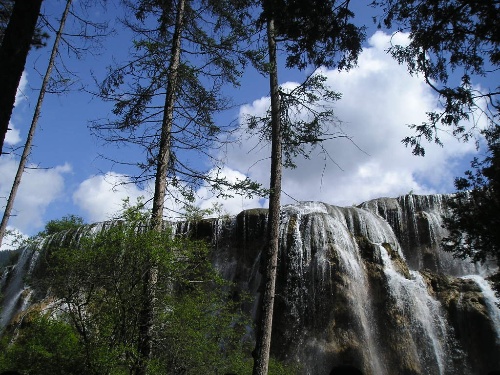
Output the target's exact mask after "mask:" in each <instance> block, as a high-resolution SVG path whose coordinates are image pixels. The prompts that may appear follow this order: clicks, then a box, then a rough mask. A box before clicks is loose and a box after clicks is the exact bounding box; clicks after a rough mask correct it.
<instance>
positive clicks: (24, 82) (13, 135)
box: [5, 72, 28, 146]
mask: <svg viewBox="0 0 500 375" xmlns="http://www.w3.org/2000/svg"><path fill="white" fill-rule="evenodd" d="M27 75H28V74H27V73H26V72H23V75H22V76H21V80H20V81H19V86H18V88H17V92H16V100H15V102H14V106H15V107H17V106H19V104H20V103H22V102H23V101H25V100H26V99H27V95H26V88H27V86H28V79H27ZM11 120H12V118H11ZM19 142H21V137H20V134H19V129H16V127H15V125H14V123H13V122H12V121H10V122H9V130H8V131H7V134H6V135H5V144H8V145H11V146H13V145H16V144H18V143H19Z"/></svg>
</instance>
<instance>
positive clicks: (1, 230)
mask: <svg viewBox="0 0 500 375" xmlns="http://www.w3.org/2000/svg"><path fill="white" fill-rule="evenodd" d="M72 2H73V0H67V1H66V8H65V9H64V12H63V14H62V17H61V21H60V23H59V30H58V31H57V34H56V39H55V40H54V46H53V47H52V53H51V54H50V59H49V65H48V66H47V70H46V71H45V76H44V77H43V81H42V86H41V88H40V93H39V94H38V100H37V102H36V107H35V112H34V114H33V119H32V120H31V126H30V130H29V132H28V137H27V139H26V143H25V144H24V149H23V154H22V155H21V160H20V161H19V166H18V167H17V172H16V176H15V178H14V183H13V184H12V189H11V190H10V195H9V199H8V200H7V205H6V207H5V211H4V214H3V217H2V223H1V224H0V246H2V241H3V238H4V236H5V231H6V229H7V223H8V222H9V219H10V216H11V212H12V207H13V206H14V200H15V199H16V194H17V190H18V188H19V185H20V184H21V178H22V175H23V173H24V168H25V167H26V163H27V162H28V157H29V155H30V153H31V146H32V143H33V137H34V136H35V130H36V126H37V124H38V119H39V118H40V112H41V110H42V104H43V99H44V98H45V92H46V90H47V85H48V83H49V79H50V75H51V74H52V69H53V68H54V64H55V59H56V56H57V51H58V49H59V42H60V41H61V36H62V33H63V30H64V25H65V23H66V19H67V18H68V14H69V10H70V8H71V3H72Z"/></svg>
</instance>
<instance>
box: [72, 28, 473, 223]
mask: <svg viewBox="0 0 500 375" xmlns="http://www.w3.org/2000/svg"><path fill="white" fill-rule="evenodd" d="M390 41H391V36H390V35H387V34H384V33H383V32H380V31H379V32H377V33H375V34H374V35H373V36H372V37H371V38H370V39H369V41H368V46H367V47H366V48H364V50H363V52H362V53H361V55H360V56H359V62H358V66H357V67H356V68H354V69H352V70H350V71H348V72H338V71H334V70H323V71H322V73H323V74H324V75H325V76H326V77H327V78H328V83H329V84H330V86H331V88H332V89H333V90H335V91H338V92H340V93H342V99H341V100H339V101H338V102H336V103H335V107H334V109H335V113H336V116H337V118H338V119H340V120H341V122H342V123H341V125H337V126H340V128H341V130H342V131H343V132H344V133H345V134H346V135H348V136H349V138H339V139H333V140H330V141H327V142H325V143H324V147H323V148H319V147H318V148H316V149H314V150H313V151H312V153H311V157H310V159H308V160H303V159H297V160H296V164H297V168H296V169H293V170H285V171H284V176H283V192H284V194H283V203H291V202H293V201H294V200H319V201H324V202H327V203H331V204H337V205H351V204H353V203H355V204H358V203H360V202H362V201H365V200H368V199H372V198H376V197H381V196H393V197H394V196H398V195H401V194H406V193H408V192H410V191H413V192H414V193H421V194H427V193H436V192H439V193H442V192H449V191H452V190H453V178H454V177H455V176H456V175H457V174H459V173H460V172H456V167H457V166H458V165H459V163H461V162H462V161H463V160H469V159H470V158H471V155H470V154H472V153H473V152H474V151H475V149H474V145H473V144H471V143H470V144H464V143H459V142H457V141H455V140H454V139H452V138H451V137H448V139H447V137H446V136H442V140H443V141H444V142H445V147H443V148H441V147H439V146H437V145H434V144H429V145H427V146H426V151H427V153H426V156H425V157H423V158H422V157H416V156H413V155H412V153H411V150H410V149H407V148H405V146H404V145H403V144H402V143H401V139H403V138H404V137H406V136H408V135H412V130H411V129H409V128H408V127H407V126H406V125H407V124H413V123H416V124H418V123H421V122H422V121H425V120H426V112H428V111H432V110H434V109H435V106H436V96H435V95H434V93H433V92H432V91H431V89H430V88H429V87H428V86H427V85H426V84H425V83H424V82H423V80H422V79H421V78H419V77H415V76H413V77H412V76H410V75H409V74H408V73H407V71H406V68H405V66H400V65H398V64H397V63H396V62H395V61H394V60H393V59H392V58H391V57H390V56H389V55H388V54H387V53H386V52H385V51H386V49H387V48H388V47H389V43H390ZM392 41H393V42H397V43H403V44H404V43H406V42H407V35H405V34H396V35H395V36H393V37H392ZM282 84H283V85H288V86H289V87H293V85H294V84H296V83H294V82H283V83H282ZM264 90H265V88H263V91H264ZM268 107H269V98H268V97H266V96H264V97H261V98H256V99H255V100H254V101H253V102H251V103H249V104H247V105H245V106H242V107H241V109H240V119H242V118H243V117H244V116H245V115H247V114H254V115H258V114H263V113H264V112H265V111H266V110H267V108H268ZM336 130H340V129H336ZM239 136H240V137H239V141H236V140H235V142H234V144H233V145H234V147H232V148H231V147H230V148H229V149H228V150H227V151H226V152H227V153H226V154H225V155H224V158H225V160H226V165H225V167H224V169H223V170H222V171H221V172H222V173H223V174H224V175H225V176H226V177H227V178H228V179H229V180H234V181H235V180H237V179H240V180H241V179H243V178H245V177H246V176H248V177H250V178H251V179H253V180H255V181H258V182H260V183H262V184H263V185H264V186H268V184H269V156H270V148H269V146H268V145H263V144H260V143H259V141H258V138H257V137H254V136H250V135H249V132H248V129H246V127H245V125H244V123H243V121H241V128H240V131H239ZM464 158H465V159H464ZM123 182H130V181H129V180H127V178H126V177H125V176H123V175H120V174H118V173H113V172H108V173H106V174H104V175H100V176H92V177H89V178H88V179H86V180H85V181H83V182H82V183H81V184H80V186H79V187H78V189H77V190H76V191H75V192H74V194H73V202H74V203H75V204H76V205H77V206H78V207H80V208H81V210H82V212H85V214H86V216H87V217H86V219H87V220H89V221H102V220H106V219H109V218H111V217H113V216H114V215H115V214H116V213H117V212H119V210H120V209H121V207H122V202H123V199H124V198H126V197H130V201H131V202H132V203H133V202H135V200H136V198H137V197H139V196H144V197H145V198H146V199H149V198H150V197H151V196H152V193H151V191H152V188H151V187H147V188H145V189H140V188H138V187H137V186H134V185H131V184H122V183H123ZM214 202H219V203H223V204H224V209H225V211H227V212H228V213H231V214H234V213H237V212H239V211H241V210H242V209H246V208H252V207H262V206H266V205H267V202H266V200H264V199H259V198H258V197H256V198H252V199H247V198H242V197H240V196H235V197H234V198H231V199H228V200H222V199H220V198H218V197H217V196H214V195H213V194H212V193H211V192H210V190H209V189H208V188H207V187H202V188H201V189H199V190H198V192H197V201H196V204H197V205H199V206H200V208H209V207H211V206H212V204H213V203H214ZM167 206H169V208H171V209H173V210H174V211H178V210H179V209H180V208H179V207H177V206H175V204H173V203H170V204H167Z"/></svg>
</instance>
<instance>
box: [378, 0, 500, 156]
mask: <svg viewBox="0 0 500 375" xmlns="http://www.w3.org/2000/svg"><path fill="white" fill-rule="evenodd" d="M372 4H373V5H374V6H380V7H382V9H383V11H384V16H383V20H382V22H383V23H384V24H385V25H386V26H387V27H388V28H392V26H393V25H395V26H397V27H398V28H399V29H400V30H402V31H409V33H410V38H411V41H410V43H409V44H408V45H407V46H401V45H393V46H392V47H391V48H390V49H389V52H390V53H391V54H392V55H393V57H394V58H395V59H396V60H397V61H398V62H399V63H402V64H406V65H407V67H408V70H409V72H410V73H411V74H422V75H423V76H424V78H425V79H426V81H427V83H428V84H429V85H430V87H432V88H433V89H434V90H435V91H436V92H437V93H438V95H439V97H440V102H441V104H442V110H440V111H435V112H430V113H428V120H427V121H426V122H424V123H422V124H419V125H415V124H413V125H411V128H413V129H415V131H416V133H417V135H416V136H412V137H406V138H405V139H404V140H403V143H405V144H406V145H409V146H411V147H412V148H413V153H414V154H415V155H422V156H423V155H424V154H425V150H424V147H423V146H422V144H421V142H422V140H427V141H434V142H436V143H437V144H441V140H440V138H439V134H438V131H439V130H440V128H441V127H443V126H444V129H451V132H452V134H453V135H454V136H456V137H461V138H463V139H464V140H467V139H469V138H470V137H471V135H472V132H471V131H470V130H469V129H466V128H465V127H464V126H463V122H462V121H463V120H473V119H474V117H475V116H477V117H479V116H480V115H479V114H481V116H482V115H485V116H486V118H487V119H488V120H489V121H490V124H491V125H495V124H496V125H498V113H499V109H500V102H499V91H498V87H495V86H494V85H497V83H496V82H495V80H493V81H492V85H493V86H492V87H483V88H481V91H478V90H477V89H476V88H475V87H474V86H473V85H472V84H471V81H472V79H473V77H474V76H476V77H477V76H483V77H488V76H489V75H490V74H494V73H495V72H496V71H497V70H498V67H499V64H500V38H499V37H498V35H500V27H499V23H498V14H499V12H500V4H499V3H498V1H493V0H483V1H475V0H474V1H473V0H453V1H449V0H431V1H419V0H376V1H373V3H372ZM382 22H381V21H379V26H381V24H382ZM452 75H456V76H457V77H458V79H457V82H450V81H453V79H450V78H451V77H452ZM484 104H486V105H487V107H486V108H485V105H484Z"/></svg>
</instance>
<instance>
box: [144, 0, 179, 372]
mask: <svg viewBox="0 0 500 375" xmlns="http://www.w3.org/2000/svg"><path fill="white" fill-rule="evenodd" d="M185 5H186V0H179V2H178V5H177V15H176V20H175V29H174V35H173V38H172V50H171V58H170V63H169V71H168V77H167V93H166V97H165V104H164V107H163V121H162V128H161V138H160V148H159V150H158V157H157V165H156V176H155V191H154V197H153V209H152V214H151V229H153V230H156V231H161V230H162V229H163V228H162V227H163V208H164V203H165V195H166V189H167V172H168V167H169V163H170V143H171V138H172V134H171V133H172V122H173V118H174V104H175V100H176V91H177V82H178V76H179V64H180V56H181V40H182V32H183V28H184V13H185V11H184V10H185ZM144 278H145V279H144V284H143V285H144V301H143V306H141V316H140V327H139V347H138V351H139V363H138V366H137V368H136V371H135V374H136V375H145V374H146V372H147V366H148V362H149V360H150V359H151V354H152V344H153V331H154V305H155V299H156V292H155V288H156V284H157V281H158V267H157V262H156V259H154V258H151V259H150V264H149V267H148V269H147V271H146V274H145V276H144Z"/></svg>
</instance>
